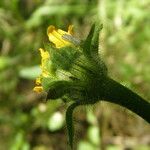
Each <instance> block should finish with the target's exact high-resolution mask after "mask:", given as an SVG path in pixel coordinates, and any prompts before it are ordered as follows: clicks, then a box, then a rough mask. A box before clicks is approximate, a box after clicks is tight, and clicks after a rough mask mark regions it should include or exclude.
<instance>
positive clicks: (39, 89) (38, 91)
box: [33, 86, 43, 93]
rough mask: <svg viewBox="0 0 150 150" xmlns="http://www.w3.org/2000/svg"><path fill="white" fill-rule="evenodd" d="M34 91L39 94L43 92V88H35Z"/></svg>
mask: <svg viewBox="0 0 150 150" xmlns="http://www.w3.org/2000/svg"><path fill="white" fill-rule="evenodd" d="M33 91H34V92H37V93H41V92H42V91H43V87H42V86H35V87H34V89H33Z"/></svg>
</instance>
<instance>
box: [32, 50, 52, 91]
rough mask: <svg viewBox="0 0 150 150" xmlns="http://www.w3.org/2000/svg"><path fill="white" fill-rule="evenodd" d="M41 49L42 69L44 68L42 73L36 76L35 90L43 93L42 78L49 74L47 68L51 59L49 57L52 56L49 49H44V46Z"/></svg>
mask: <svg viewBox="0 0 150 150" xmlns="http://www.w3.org/2000/svg"><path fill="white" fill-rule="evenodd" d="M39 51H40V54H41V70H42V73H41V75H40V76H39V77H37V78H36V86H35V87H34V89H33V91H35V92H37V93H41V92H42V91H43V87H42V86H41V83H42V81H41V80H42V78H43V77H48V76H49V72H48V70H47V63H48V60H49V57H50V56H49V53H48V51H44V50H43V49H42V48H40V49H39Z"/></svg>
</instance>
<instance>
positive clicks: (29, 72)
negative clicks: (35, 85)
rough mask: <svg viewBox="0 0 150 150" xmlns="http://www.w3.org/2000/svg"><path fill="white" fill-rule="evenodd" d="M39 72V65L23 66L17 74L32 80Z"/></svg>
mask: <svg viewBox="0 0 150 150" xmlns="http://www.w3.org/2000/svg"><path fill="white" fill-rule="evenodd" d="M40 74H41V69H40V67H39V66H32V67H25V68H22V69H21V70H20V71H19V76H20V77H21V78H25V79H30V80H34V79H36V78H37V77H38V76H39V75H40Z"/></svg>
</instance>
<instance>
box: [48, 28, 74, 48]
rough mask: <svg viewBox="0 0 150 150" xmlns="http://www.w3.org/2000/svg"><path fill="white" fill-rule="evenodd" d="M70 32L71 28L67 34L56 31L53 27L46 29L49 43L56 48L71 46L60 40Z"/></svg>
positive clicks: (59, 30)
mask: <svg viewBox="0 0 150 150" xmlns="http://www.w3.org/2000/svg"><path fill="white" fill-rule="evenodd" d="M71 31H72V29H71V27H70V29H69V32H66V31H63V30H61V29H56V28H55V27H54V26H52V25H50V26H49V27H48V29H47V35H48V38H49V40H50V42H52V43H54V44H55V46H56V48H61V47H64V46H68V45H71V43H70V42H68V41H66V40H64V39H63V38H62V36H63V35H64V34H70V32H71Z"/></svg>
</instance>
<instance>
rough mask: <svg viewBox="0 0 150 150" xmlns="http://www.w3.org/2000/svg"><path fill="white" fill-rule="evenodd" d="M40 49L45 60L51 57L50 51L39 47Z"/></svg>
mask: <svg viewBox="0 0 150 150" xmlns="http://www.w3.org/2000/svg"><path fill="white" fill-rule="evenodd" d="M39 51H40V54H41V57H42V59H43V60H45V59H48V58H49V53H48V51H44V50H43V49H42V48H39Z"/></svg>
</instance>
